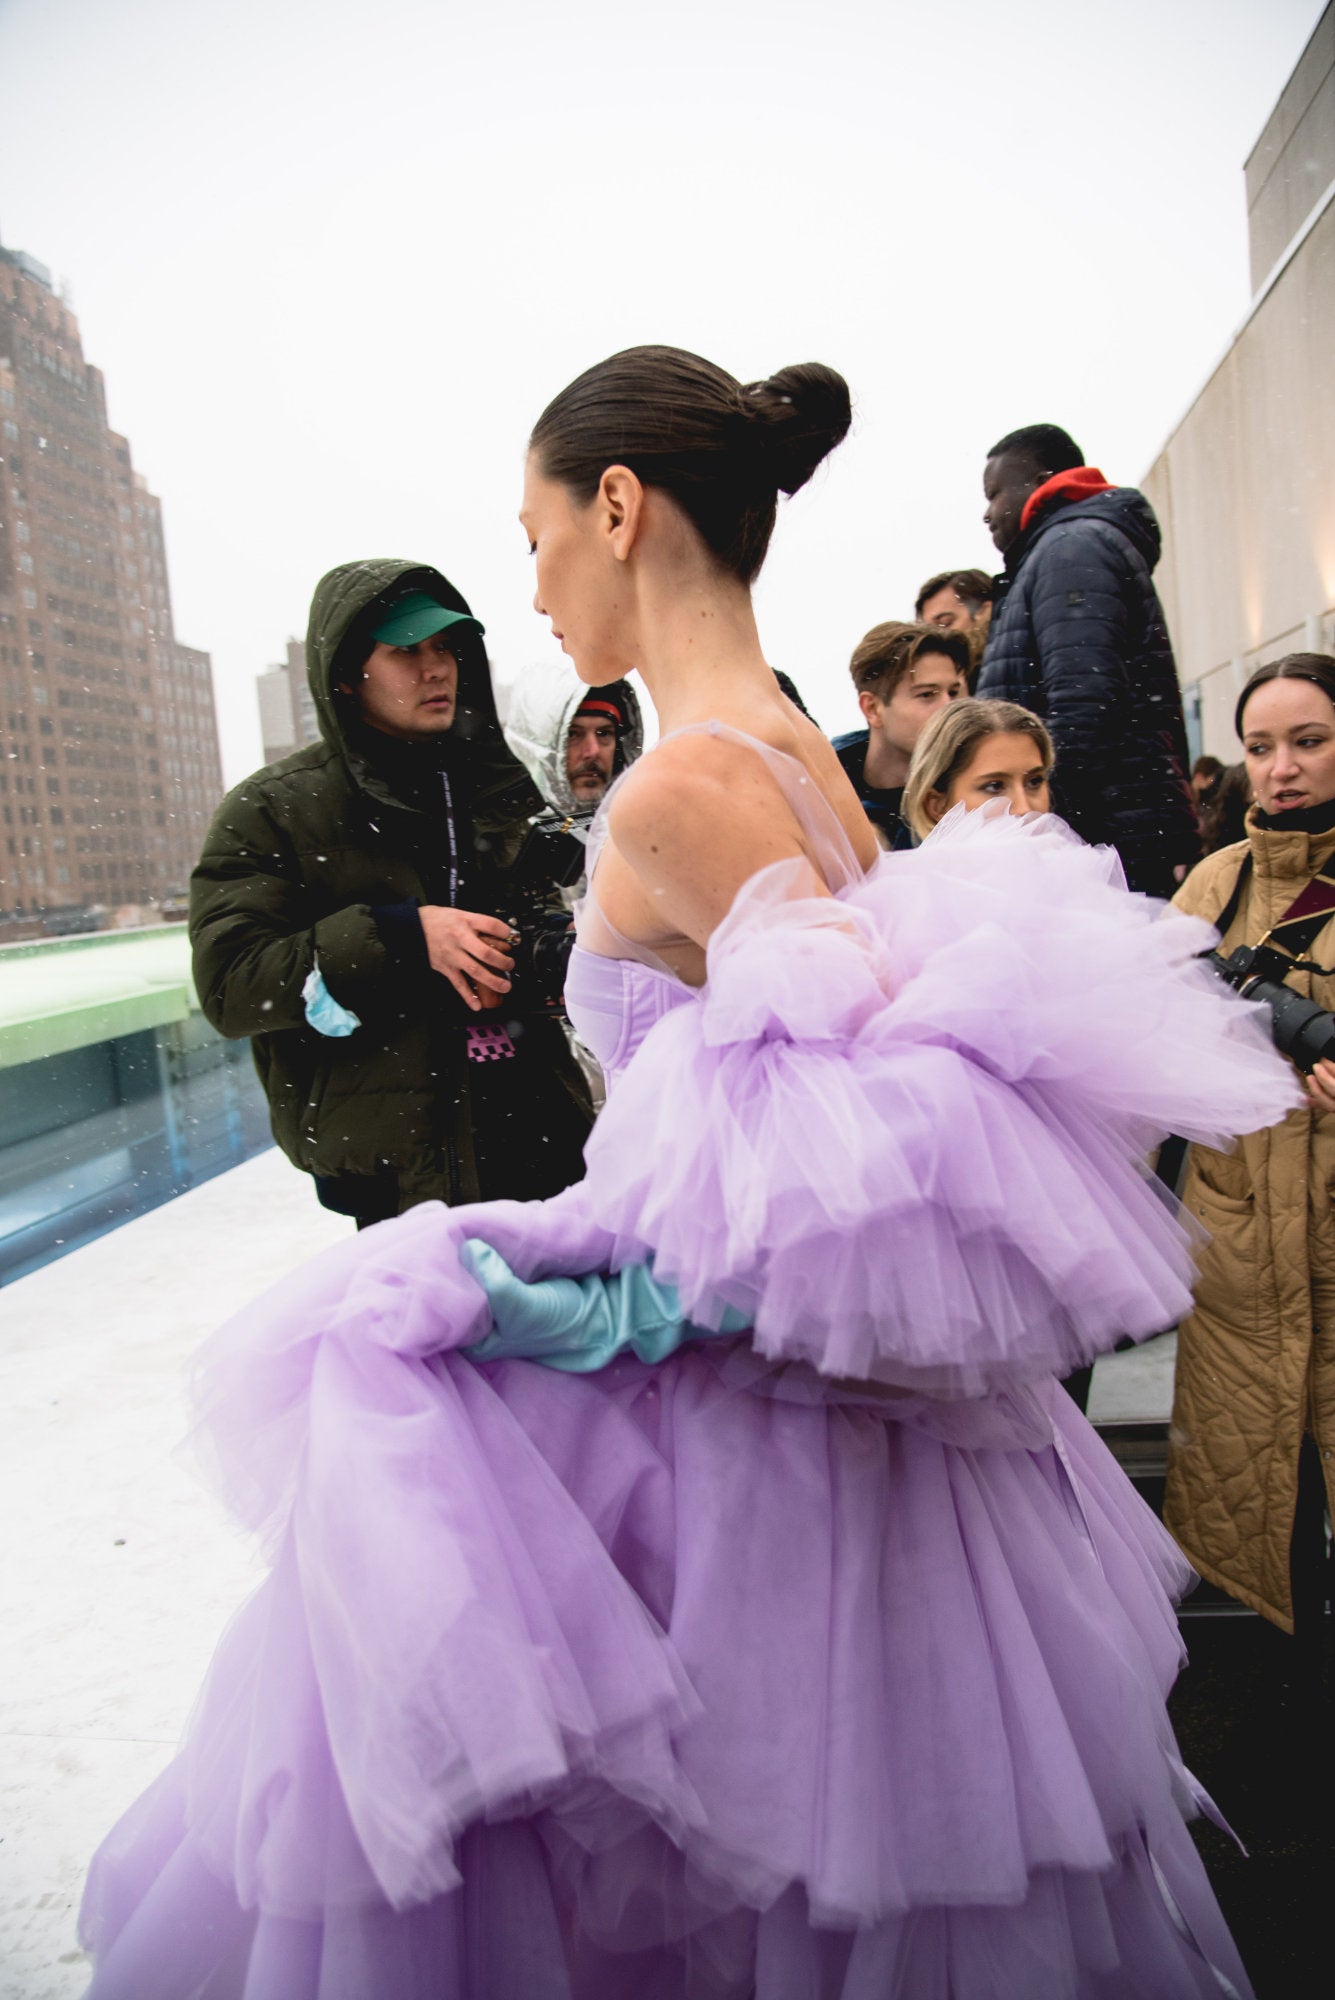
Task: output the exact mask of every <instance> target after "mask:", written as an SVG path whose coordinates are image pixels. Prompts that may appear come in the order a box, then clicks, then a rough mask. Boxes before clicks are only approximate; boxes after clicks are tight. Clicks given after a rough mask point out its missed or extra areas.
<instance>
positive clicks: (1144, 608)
mask: <svg viewBox="0 0 1335 2000" xmlns="http://www.w3.org/2000/svg"><path fill="white" fill-rule="evenodd" d="M1159 549H1160V535H1159V524H1158V522H1157V521H1156V520H1155V518H1154V512H1153V509H1152V508H1151V507H1150V504H1149V502H1148V501H1147V500H1146V498H1145V496H1144V495H1143V494H1142V493H1138V492H1136V490H1135V488H1134V487H1129V486H1118V487H1114V488H1112V489H1111V491H1109V492H1106V493H1097V494H1095V495H1094V496H1093V497H1092V498H1090V499H1084V500H1078V499H1071V498H1066V497H1057V498H1055V499H1053V500H1051V501H1049V502H1048V504H1047V505H1046V506H1045V507H1044V508H1043V510H1042V512H1041V513H1040V514H1039V515H1038V517H1037V519H1036V520H1035V521H1033V522H1032V523H1031V524H1030V526H1029V527H1028V528H1026V529H1025V530H1024V532H1023V533H1022V534H1021V535H1020V536H1019V538H1018V539H1017V540H1016V541H1015V542H1014V543H1013V544H1012V546H1011V548H1010V549H1009V550H1008V551H1007V556H1006V572H1005V575H1004V576H1003V577H1001V578H999V579H998V586H997V597H996V601H995V603H994V605H993V610H992V624H991V629H990V631H989V633H988V639H987V650H986V652H985V653H984V655H983V665H982V671H981V673H980V674H979V677H978V685H977V688H976V690H975V692H976V693H977V694H979V695H981V696H984V697H986V698H988V699H990V700H1000V701H1016V702H1019V703H1020V704H1021V705H1022V706H1023V707H1025V708H1029V709H1032V710H1033V711H1034V712H1035V713H1036V714H1037V715H1040V716H1042V718H1043V720H1044V721H1045V722H1046V723H1047V726H1048V728H1049V730H1050V731H1051V734H1052V740H1053V744H1054V746H1055V748H1056V752H1057V765H1056V771H1055V773H1054V777H1053V807H1054V810H1055V811H1057V812H1059V813H1060V814H1061V815H1062V817H1063V818H1064V819H1065V820H1067V821H1069V823H1070V825H1071V826H1073V827H1074V828H1075V830H1076V832H1077V833H1079V834H1080V835H1081V836H1082V837H1083V838H1084V839H1085V840H1088V841H1090V842H1094V843H1106V844H1110V845H1111V846H1113V847H1115V848H1116V849H1117V852H1118V853H1119V855H1120V856H1121V858H1122V865H1123V867H1124V868H1125V869H1126V875H1127V880H1128V882H1129V883H1130V885H1131V887H1132V888H1133V889H1141V890H1144V891H1146V892H1147V893H1148V894H1152V895H1158V896H1168V895H1171V894H1172V892H1173V889H1174V887H1175V886H1176V884H1175V880H1174V873H1173V870H1174V865H1175V864H1176V863H1178V862H1193V861H1195V860H1197V859H1198V858H1199V855H1200V851H1201V850H1200V835H1199V831H1198V828H1197V823H1196V813H1195V808H1194V806H1193V804H1192V800H1191V793H1190V791H1189V789H1188V785H1187V775H1186V774H1187V769H1188V763H1189V758H1188V751H1187V739H1186V730H1185V727H1184V725H1183V721H1182V697H1181V693H1180V691H1179V688H1178V681H1177V671H1176V669H1175V667H1174V664H1173V650H1172V647H1171V645H1170V643H1169V639H1168V630H1167V627H1166V625H1165V624H1164V615H1163V608H1162V606H1161V605H1160V603H1159V599H1158V595H1157V593H1156V592H1155V588H1154V584H1153V581H1152V575H1151V573H1152V571H1153V569H1154V566H1155V564H1156V563H1157V562H1158V560H1159Z"/></svg>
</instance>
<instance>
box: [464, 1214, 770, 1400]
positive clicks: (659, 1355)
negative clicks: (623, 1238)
mask: <svg viewBox="0 0 1335 2000" xmlns="http://www.w3.org/2000/svg"><path fill="white" fill-rule="evenodd" d="M461 1255H462V1258H463V1261H464V1263H465V1265H466V1266H467V1268H468V1269H469V1270H470V1271H471V1272H472V1274H473V1276H474V1277H475V1278H476V1279H477V1281H478V1283H479V1284H480V1285H481V1287H482V1289H483V1291H485V1293H486V1294H487V1299H488V1302H489V1304H490V1306H491V1316H492V1321H493V1329H492V1331H491V1332H490V1333H489V1334H488V1335H487V1337H486V1339H485V1340H479V1341H477V1342H476V1343H475V1344H474V1345H473V1346H472V1347H466V1348H465V1349H464V1350H463V1351H464V1353H465V1354H467V1355H468V1356H469V1358H470V1359H471V1360H473V1361H511V1360H523V1361H540V1362H541V1363H542V1364H543V1366H544V1367H546V1368H560V1369H563V1370H564V1371H565V1372H566V1373H567V1374H571V1375H589V1374H592V1373H593V1372H594V1371H595V1370H596V1369H599V1368H605V1367H606V1366H607V1364H608V1362H609V1361H614V1360H615V1359H616V1357H617V1355H618V1354H634V1355H635V1356H637V1358H638V1359H639V1360H641V1361H651V1362H652V1361H663V1360H666V1358H667V1356H668V1355H669V1354H673V1353H675V1352H676V1350H677V1349H678V1348H679V1347H680V1346H681V1345H682V1343H683V1342H684V1341H687V1340H714V1339H716V1338H717V1337H718V1336H717V1334H716V1333H715V1332H714V1330H713V1329H712V1328H710V1327H704V1326H695V1325H693V1324H692V1323H691V1321H690V1320H684V1319H683V1318H682V1316H681V1308H680V1306H679V1304H678V1301H677V1293H676V1288H675V1287H674V1286H672V1285H665V1284H660V1282H659V1281H658V1279H657V1278H655V1276H654V1274H653V1272H652V1271H651V1270H650V1268H649V1266H648V1265H647V1264H630V1265H628V1266H627V1267H626V1269H625V1270H624V1271H617V1272H616V1273H615V1274H614V1275H613V1276H610V1277H597V1276H593V1277H586V1278H540V1279H538V1280H536V1281H535V1282H534V1283H533V1284H526V1283H525V1282H524V1280H523V1279H522V1278H517V1277H516V1276H515V1274H514V1272H513V1271H512V1270H511V1269H510V1266H509V1265H508V1264H507V1263H506V1261H505V1259H504V1257H502V1256H501V1255H500V1253H499V1251H496V1250H493V1249H492V1247H491V1245H490V1244H489V1243H483V1242H481V1241H480V1240H479V1239H478V1238H477V1237H475V1236H474V1237H470V1238H469V1239H468V1241H467V1242H466V1243H465V1244H464V1245H463V1248H462V1251H461ZM748 1325H749V1321H748V1320H746V1319H745V1318H744V1317H743V1316H742V1314H740V1313H738V1312H734V1311H733V1310H732V1309H731V1307H730V1308H729V1309H728V1310H727V1311H726V1312H725V1313H724V1315H723V1325H722V1326H721V1327H720V1328H719V1332H720V1333H723V1334H728V1335H731V1334H737V1333H744V1332H745V1331H746V1328H747V1326H748Z"/></svg>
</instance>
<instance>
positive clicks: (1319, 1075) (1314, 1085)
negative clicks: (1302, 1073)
mask: <svg viewBox="0 0 1335 2000" xmlns="http://www.w3.org/2000/svg"><path fill="white" fill-rule="evenodd" d="M1303 1082H1304V1083H1305V1084H1306V1086H1307V1095H1308V1096H1309V1097H1310V1098H1311V1100H1312V1103H1313V1104H1314V1105H1315V1107H1316V1109H1317V1110H1318V1111H1335V1062H1319V1063H1317V1064H1316V1066H1315V1068H1314V1069H1313V1071H1312V1074H1311V1075H1310V1076H1307V1077H1304V1078H1303Z"/></svg>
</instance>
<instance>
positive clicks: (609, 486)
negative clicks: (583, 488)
mask: <svg viewBox="0 0 1335 2000" xmlns="http://www.w3.org/2000/svg"><path fill="white" fill-rule="evenodd" d="M597 498H598V506H599V510H600V517H599V526H600V527H601V528H602V531H603V533H604V534H605V535H606V537H607V541H608V546H609V548H610V550H611V553H612V555H613V557H614V558H615V560H616V561H617V562H625V560H626V558H627V557H628V556H629V555H630V552H631V550H632V549H633V548H634V546H635V543H636V540H637V538H638V536H639V532H640V528H641V525H642V523H643V520H644V488H643V486H642V485H641V484H640V482H639V480H638V479H637V478H636V476H635V474H634V473H633V472H632V471H631V470H630V467H629V466H626V465H609V466H608V468H607V470H606V472H605V473H604V474H603V476H602V478H601V479H600V480H599V481H598V495H597Z"/></svg>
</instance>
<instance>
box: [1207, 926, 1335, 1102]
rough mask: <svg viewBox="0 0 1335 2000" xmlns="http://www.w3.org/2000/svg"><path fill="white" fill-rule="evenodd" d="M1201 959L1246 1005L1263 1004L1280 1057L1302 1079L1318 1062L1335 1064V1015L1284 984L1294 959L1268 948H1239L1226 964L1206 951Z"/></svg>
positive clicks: (1232, 953) (1217, 956)
mask: <svg viewBox="0 0 1335 2000" xmlns="http://www.w3.org/2000/svg"><path fill="white" fill-rule="evenodd" d="M1204 958H1205V962H1206V964H1207V965H1208V966H1210V967H1211V968H1212V969H1213V970H1214V971H1215V972H1217V973H1218V975H1219V977H1220V978H1221V979H1222V980H1224V981H1225V982H1226V983H1227V984H1228V985H1229V986H1231V987H1232V988H1233V989H1234V991H1235V992H1237V993H1240V994H1241V995H1242V997H1243V999H1244V1000H1263V1001H1264V1002H1265V1004H1266V1006H1267V1007H1268V1008H1269V1009H1270V1023H1271V1033H1272V1034H1273V1036H1274V1039H1275V1047H1276V1048H1277V1049H1278V1050H1279V1052H1280V1054H1281V1055H1282V1056H1287V1057H1288V1058H1289V1060H1290V1061H1291V1062H1293V1063H1296V1064H1297V1066H1298V1068H1299V1069H1300V1070H1302V1071H1304V1072H1305V1073H1310V1071H1311V1070H1312V1069H1313V1067H1314V1066H1315V1065H1316V1064H1317V1063H1319V1062H1323V1061H1335V1014H1328V1013H1327V1012H1326V1010H1325V1008H1324V1007H1318V1006H1317V1005H1316V1003H1315V1002H1314V1001H1312V1000H1304V999H1303V997H1302V994H1301V993H1295V992H1294V990H1293V988H1292V987H1291V986H1286V985H1285V984H1284V974H1285V973H1286V972H1287V971H1290V970H1291V969H1292V966H1293V960H1292V959H1290V958H1287V957H1286V956H1285V954H1284V953H1283V952H1279V951H1272V950H1271V949H1270V948H1269V946H1267V945H1239V947H1238V949H1237V950H1236V951H1234V952H1230V953H1229V955H1228V957H1227V958H1225V957H1224V954H1223V953H1222V952H1220V951H1207V952H1206V953H1204Z"/></svg>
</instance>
